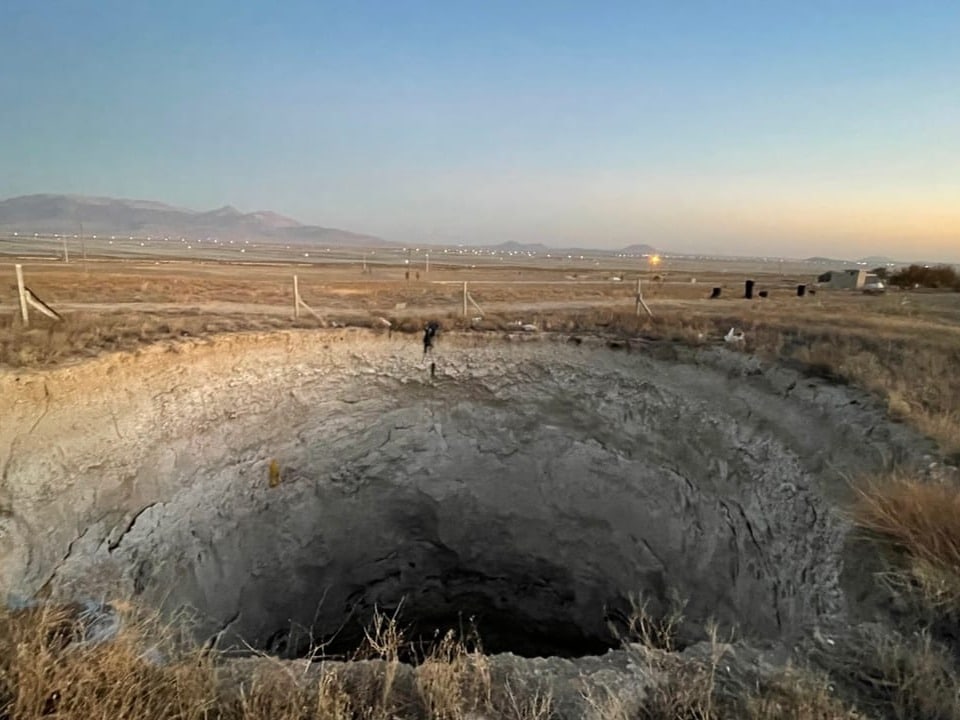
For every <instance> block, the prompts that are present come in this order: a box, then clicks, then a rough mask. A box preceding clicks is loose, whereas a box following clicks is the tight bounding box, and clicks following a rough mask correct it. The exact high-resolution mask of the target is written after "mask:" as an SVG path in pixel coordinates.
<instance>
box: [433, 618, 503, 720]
mask: <svg viewBox="0 0 960 720" xmlns="http://www.w3.org/2000/svg"><path fill="white" fill-rule="evenodd" d="M417 689H418V691H419V694H420V699H421V701H422V703H423V707H424V710H425V711H426V713H427V717H429V718H434V719H435V720H463V719H464V718H467V717H470V716H472V715H475V714H483V713H485V712H487V711H489V710H490V709H491V707H492V692H493V682H492V678H491V673H490V663H489V660H488V658H487V657H486V656H485V655H484V654H483V653H482V652H480V651H479V650H472V651H471V650H470V649H469V648H468V647H467V644H466V643H465V642H464V641H463V640H462V639H461V638H458V637H457V636H456V635H455V634H454V632H453V631H452V630H451V631H448V632H447V633H446V634H445V635H444V636H443V637H442V638H441V639H440V641H439V642H438V643H436V645H435V646H434V648H433V649H432V651H431V652H430V653H428V654H427V656H426V657H425V658H424V659H423V661H422V662H421V663H420V666H419V667H418V668H417Z"/></svg>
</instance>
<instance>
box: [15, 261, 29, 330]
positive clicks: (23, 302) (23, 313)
mask: <svg viewBox="0 0 960 720" xmlns="http://www.w3.org/2000/svg"><path fill="white" fill-rule="evenodd" d="M15 267H16V270H17V292H18V293H19V296H20V317H22V318H23V324H24V326H27V325H29V324H30V316H29V315H28V314H27V291H26V290H25V289H24V287H23V265H16V266H15Z"/></svg>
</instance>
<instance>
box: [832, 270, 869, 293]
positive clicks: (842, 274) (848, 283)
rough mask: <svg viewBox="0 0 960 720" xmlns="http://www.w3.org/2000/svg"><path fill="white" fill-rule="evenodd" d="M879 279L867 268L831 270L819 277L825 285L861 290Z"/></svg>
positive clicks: (841, 288) (838, 288)
mask: <svg viewBox="0 0 960 720" xmlns="http://www.w3.org/2000/svg"><path fill="white" fill-rule="evenodd" d="M878 280H879V278H878V277H877V276H876V275H874V274H873V273H869V272H867V271H866V270H831V271H830V272H825V273H824V274H823V275H821V276H820V277H818V278H817V282H818V283H819V284H820V285H822V286H823V287H827V288H834V289H837V290H860V289H862V288H863V286H864V285H867V284H868V283H872V282H876V281H878Z"/></svg>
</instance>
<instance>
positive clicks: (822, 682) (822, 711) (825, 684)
mask: <svg viewBox="0 0 960 720" xmlns="http://www.w3.org/2000/svg"><path fill="white" fill-rule="evenodd" d="M742 717H744V719H745V720H867V716H866V715H863V714H862V713H860V712H858V711H857V710H855V709H853V708H849V707H847V706H846V705H845V704H844V703H843V702H842V701H841V700H840V699H838V698H837V697H836V696H835V695H834V694H833V692H832V691H831V688H830V680H829V678H827V677H826V676H824V675H820V674H816V673H813V672H811V671H808V670H797V669H794V668H787V670H786V671H784V672H783V673H782V674H781V675H778V676H777V677H774V678H772V679H771V680H769V681H767V682H765V683H763V687H762V689H761V690H760V691H758V692H756V693H754V694H752V695H750V696H749V697H748V698H747V699H746V707H745V708H744V712H743V715H742Z"/></svg>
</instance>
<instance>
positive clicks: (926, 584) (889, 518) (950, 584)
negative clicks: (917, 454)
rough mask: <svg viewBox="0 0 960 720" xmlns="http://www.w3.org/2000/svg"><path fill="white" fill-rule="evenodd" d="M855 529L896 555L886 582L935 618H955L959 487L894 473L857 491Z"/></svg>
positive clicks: (959, 606)
mask: <svg viewBox="0 0 960 720" xmlns="http://www.w3.org/2000/svg"><path fill="white" fill-rule="evenodd" d="M857 497H858V502H857V504H856V507H855V514H854V519H855V521H856V523H857V525H858V526H859V527H861V528H863V529H864V530H866V531H868V532H869V533H871V534H872V535H874V536H876V537H878V538H880V539H881V540H883V541H884V542H886V543H888V544H889V545H890V547H891V548H892V549H893V550H894V551H895V553H896V555H897V560H896V563H895V564H896V568H897V569H895V570H894V571H893V572H892V573H890V575H889V577H888V580H889V581H890V582H892V583H894V584H895V585H896V586H898V589H900V590H904V591H906V590H910V591H915V592H916V593H917V594H918V596H919V597H920V598H921V599H922V601H923V604H924V605H925V606H926V607H927V608H929V609H931V610H933V611H934V612H936V613H937V614H947V615H957V614H960V487H957V486H956V485H955V484H952V483H945V482H943V483H941V482H932V481H927V480H921V479H918V478H915V477H911V476H905V475H903V474H898V473H894V474H892V475H890V476H887V477H885V478H881V479H873V480H869V481H864V482H862V483H861V484H860V485H859V486H858V487H857Z"/></svg>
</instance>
